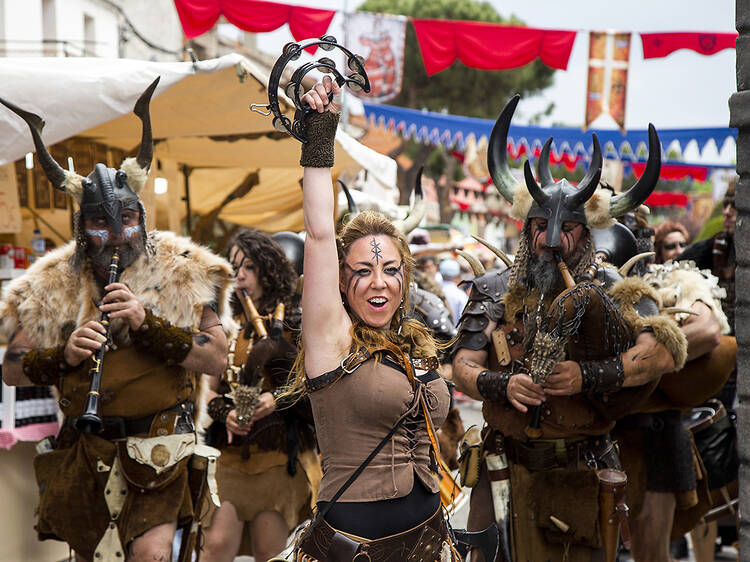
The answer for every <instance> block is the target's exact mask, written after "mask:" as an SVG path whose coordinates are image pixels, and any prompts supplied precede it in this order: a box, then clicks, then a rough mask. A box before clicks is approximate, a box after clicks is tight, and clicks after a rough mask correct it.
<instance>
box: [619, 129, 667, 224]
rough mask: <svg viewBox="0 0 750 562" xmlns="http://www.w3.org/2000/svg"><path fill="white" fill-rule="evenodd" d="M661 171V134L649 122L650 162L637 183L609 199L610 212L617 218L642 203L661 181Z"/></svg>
mask: <svg viewBox="0 0 750 562" xmlns="http://www.w3.org/2000/svg"><path fill="white" fill-rule="evenodd" d="M660 171H661V145H660V144H659V135H657V134H656V129H655V128H654V126H653V124H651V123H649V124H648V162H647V163H646V169H645V171H644V172H643V175H642V176H641V179H639V180H638V181H637V182H636V184H635V185H634V186H633V187H631V188H630V189H628V190H627V191H625V192H624V193H620V194H619V195H615V196H614V197H612V199H610V200H609V214H610V215H611V216H612V217H614V218H616V217H620V216H622V215H624V214H625V213H627V212H629V211H633V210H635V209H637V208H638V207H639V205H641V203H643V202H644V201H645V200H646V199H648V196H649V195H651V192H652V191H653V190H654V187H655V186H656V182H658V181H659V172H660Z"/></svg>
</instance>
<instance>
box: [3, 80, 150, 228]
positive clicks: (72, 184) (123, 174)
mask: <svg viewBox="0 0 750 562" xmlns="http://www.w3.org/2000/svg"><path fill="white" fill-rule="evenodd" d="M158 83H159V78H157V79H156V80H154V81H153V82H152V83H151V85H150V86H149V87H148V88H146V90H145V91H144V92H143V93H142V94H141V96H140V97H139V98H138V101H137V102H136V104H135V108H134V109H133V113H135V114H136V115H137V116H138V118H139V119H140V120H141V122H142V124H143V131H142V135H141V146H140V149H139V151H138V156H137V157H136V158H126V159H125V160H124V161H123V163H122V165H121V166H120V169H119V170H114V169H112V168H107V166H105V165H104V164H96V165H95V166H94V170H93V171H92V172H91V173H90V174H89V175H88V176H87V177H83V176H81V175H79V174H77V173H75V172H70V171H68V170H65V169H63V168H62V167H61V166H60V165H59V164H58V163H57V162H55V159H54V158H52V156H51V155H50V153H49V152H48V151H47V149H46V147H45V146H44V142H43V141H42V129H43V128H44V120H43V119H42V118H41V117H39V116H38V115H36V114H34V113H31V112H29V111H24V110H23V109H21V108H20V107H18V106H17V105H15V104H12V103H10V102H8V101H6V100H4V99H2V98H0V103H2V104H3V105H4V106H5V107H7V108H8V109H10V110H11V111H12V112H13V113H15V114H16V115H18V116H19V117H21V119H23V120H24V121H26V124H27V125H28V126H29V129H30V130H31V137H32V139H33V141H34V147H35V148H36V153H37V157H38V158H39V163H40V164H41V166H42V169H43V170H44V173H45V175H46V176H47V178H48V179H49V181H50V182H51V183H52V185H53V186H54V187H55V189H59V190H61V191H65V192H66V193H68V194H69V195H71V196H72V197H73V198H74V199H75V200H76V202H77V203H78V205H79V206H80V208H81V215H82V217H83V218H84V219H85V218H88V217H93V216H96V215H100V214H104V216H105V217H106V219H107V223H108V224H109V226H110V228H111V229H112V232H114V233H115V234H120V233H122V211H123V210H124V209H132V210H135V211H139V210H142V209H141V203H140V199H139V198H138V193H139V192H140V190H141V189H142V188H143V186H144V185H145V183H146V178H147V176H148V171H149V168H150V167H151V159H152V157H153V153H154V143H153V138H152V136H151V117H150V113H149V103H150V102H151V96H152V95H153V93H154V90H155V89H156V86H157V84H158Z"/></svg>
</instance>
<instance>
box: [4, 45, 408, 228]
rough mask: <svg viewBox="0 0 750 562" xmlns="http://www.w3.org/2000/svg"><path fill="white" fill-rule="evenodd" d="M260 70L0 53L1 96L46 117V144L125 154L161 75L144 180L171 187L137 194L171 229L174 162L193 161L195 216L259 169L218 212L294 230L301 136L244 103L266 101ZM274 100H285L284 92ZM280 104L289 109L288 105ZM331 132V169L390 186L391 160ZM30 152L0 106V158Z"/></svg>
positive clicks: (176, 196) (228, 62) (178, 215)
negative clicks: (147, 91)
mask: <svg viewBox="0 0 750 562" xmlns="http://www.w3.org/2000/svg"><path fill="white" fill-rule="evenodd" d="M267 74H268V71H267V70H265V69H262V68H260V67H259V66H258V65H256V64H254V63H253V62H251V61H249V60H248V59H245V58H244V57H241V56H240V55H236V54H233V55H226V56H224V57H221V58H219V59H214V60H209V61H201V62H197V63H190V62H184V63H179V62H176V63H156V62H149V61H134V60H126V59H79V58H65V59H63V58H35V59H23V58H5V59H0V75H2V76H3V85H2V86H0V96H2V97H3V98H5V99H7V100H10V101H13V102H15V103H17V104H18V105H20V106H22V107H23V108H24V109H27V110H29V111H32V112H34V113H38V114H39V115H41V116H42V117H43V118H44V119H45V121H46V123H47V124H46V127H45V130H44V134H43V137H44V141H45V143H46V144H47V145H51V144H54V143H56V142H60V141H62V140H65V139H68V138H71V137H82V138H89V139H91V140H93V141H96V142H99V143H102V144H104V145H107V146H110V147H114V148H120V149H123V150H126V151H130V150H132V149H133V148H135V147H136V146H138V143H139V142H140V135H141V129H140V121H139V120H138V119H137V118H136V117H135V116H134V115H133V114H132V109H133V104H134V102H135V100H136V99H137V98H138V96H139V95H140V93H141V92H142V91H143V89H144V88H145V87H146V85H148V84H149V83H150V82H151V81H152V80H153V79H154V78H155V77H156V76H161V81H160V83H159V86H158V88H157V90H156V93H155V96H154V99H153V100H152V103H151V120H152V125H153V133H154V139H155V140H156V147H155V152H154V156H155V159H158V161H159V163H160V164H161V168H160V169H158V168H157V166H156V165H154V166H153V167H152V172H151V180H152V181H153V178H154V177H159V176H160V177H164V178H165V179H167V180H168V185H169V191H168V193H167V194H166V195H165V196H158V197H154V195H153V192H152V189H151V184H150V185H149V186H148V187H147V188H146V190H145V193H144V195H143V196H142V197H143V199H144V201H145V202H146V206H147V208H151V209H152V210H153V208H154V207H153V206H154V205H156V208H157V210H161V211H162V214H167V215H168V216H169V228H171V229H173V230H178V229H179V223H180V220H181V219H182V218H183V217H184V216H185V205H184V203H182V197H183V196H184V194H185V193H184V178H183V174H182V173H181V172H180V170H181V166H183V165H186V166H189V167H190V168H196V169H195V170H194V171H193V172H192V173H191V174H190V180H189V185H190V195H189V196H190V205H191V209H192V210H193V212H197V213H205V212H208V211H209V210H211V209H212V208H213V207H214V206H215V204H217V203H218V202H220V201H221V200H222V199H223V198H224V197H225V196H226V195H227V194H229V193H230V192H231V191H232V190H233V189H234V188H235V187H236V186H237V185H238V183H239V182H240V181H241V180H242V179H244V178H245V176H246V175H247V174H248V173H249V172H251V171H257V170H260V176H261V183H260V184H259V185H257V186H256V187H254V188H253V189H252V191H251V192H250V193H249V194H248V195H247V196H245V197H244V198H243V199H241V200H236V201H233V202H232V203H231V204H230V205H229V206H228V207H227V208H225V209H224V212H222V214H221V215H220V218H223V219H226V220H230V221H232V222H236V223H238V224H243V225H248V226H250V225H252V226H255V227H257V228H263V229H266V230H271V231H274V230H284V229H291V230H300V229H302V228H303V226H302V214H301V208H300V207H301V192H300V189H299V180H300V178H301V176H302V170H301V169H300V167H299V164H298V161H299V143H298V142H297V141H296V140H294V139H292V138H291V137H289V136H283V135H279V134H277V133H276V132H275V130H274V129H273V127H272V124H271V118H270V117H266V116H262V115H259V114H258V113H254V112H251V111H250V110H249V105H250V104H251V103H256V104H266V103H267V102H268V96H267V93H266V85H267V80H268V77H267ZM280 97H281V98H282V103H284V102H283V100H284V99H285V98H283V94H282V93H281V92H280ZM282 109H284V110H285V111H287V112H288V114H290V115H291V108H290V105H289V104H286V105H284V106H282ZM338 136H339V137H341V140H340V141H339V142H337V144H336V167H335V168H334V170H333V173H334V174H337V173H339V172H340V171H341V170H343V169H344V168H347V167H360V166H361V167H366V168H368V169H371V170H372V173H373V174H375V175H376V177H378V179H379V180H380V181H381V182H382V183H383V184H384V185H385V186H387V187H391V188H392V187H394V186H395V177H396V164H395V162H394V161H393V160H391V159H390V158H388V157H386V156H383V155H380V154H378V153H376V152H374V151H372V150H370V149H367V148H366V147H364V146H362V145H360V144H359V143H357V142H356V141H355V140H354V139H351V137H348V136H346V135H345V134H343V133H341V132H340V133H339V135H338ZM344 146H345V147H346V149H344V148H343V147H344ZM30 151H33V145H32V142H31V137H30V135H29V132H28V129H27V127H26V124H25V123H24V122H23V121H22V120H21V119H19V118H17V117H16V116H15V115H14V114H12V113H11V112H10V111H8V110H7V109H6V108H4V107H0V165H2V164H5V163H8V162H13V161H15V160H17V159H19V158H21V157H23V155H24V154H26V153H27V152H30ZM155 161H156V160H155ZM61 164H63V165H64V164H65V163H61ZM115 164H119V163H115ZM214 168H226V169H224V170H215V169H214ZM78 171H79V172H80V173H84V174H87V173H88V172H89V170H78ZM152 215H154V213H153V212H152Z"/></svg>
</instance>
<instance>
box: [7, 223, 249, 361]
mask: <svg viewBox="0 0 750 562" xmlns="http://www.w3.org/2000/svg"><path fill="white" fill-rule="evenodd" d="M149 241H150V243H151V244H152V246H153V248H154V252H153V255H149V256H147V255H145V254H144V255H142V256H140V257H139V258H138V259H137V260H136V261H135V262H134V263H133V264H132V265H130V266H129V267H128V268H127V269H126V270H125V271H123V273H122V276H121V277H120V281H121V282H122V283H124V284H126V285H127V286H128V287H129V288H130V290H131V291H133V293H134V294H135V295H136V297H138V299H139V300H140V301H141V302H142V303H143V305H144V306H145V307H148V308H150V309H151V310H152V311H153V313H154V314H156V315H157V316H160V317H162V318H164V319H165V320H167V321H169V322H171V323H172V324H173V325H175V326H178V327H183V328H192V329H196V330H197V329H198V327H199V325H200V320H201V315H202V312H203V308H204V307H205V306H208V305H215V306H216V308H217V311H218V315H219V319H220V321H221V323H222V326H223V328H224V331H225V332H226V333H227V334H229V335H231V334H233V333H234V332H235V331H236V329H237V326H236V323H235V321H234V320H233V318H232V313H231V309H230V307H229V297H230V295H231V290H232V278H231V272H232V269H231V266H230V265H229V263H228V262H227V261H226V260H224V259H223V258H220V257H219V256H217V255H215V254H214V253H212V252H211V251H210V250H209V249H207V248H204V247H202V246H199V245H197V244H195V243H194V242H192V241H191V240H190V239H188V238H184V237H181V236H176V235H175V234H173V233H171V232H159V231H153V232H151V233H149ZM74 252H75V243H74V242H70V243H69V244H67V245H65V246H63V247H61V248H58V249H56V250H54V251H53V252H51V253H49V254H48V255H46V256H44V257H43V258H42V259H40V260H38V261H37V262H35V263H34V264H33V265H32V267H30V268H29V270H28V271H27V272H26V274H25V275H24V276H23V277H20V278H18V279H15V280H14V281H13V282H11V283H10V284H9V285H8V286H7V287H6V289H5V290H4V291H3V297H2V300H0V319H1V320H0V337H4V338H6V339H10V337H11V335H12V334H13V333H14V332H15V331H16V330H17V329H18V328H19V327H20V328H23V330H24V331H25V332H26V333H27V334H28V336H29V337H30V338H31V339H32V340H33V341H34V342H35V343H36V344H37V345H38V346H39V347H52V346H55V345H59V344H61V343H63V342H64V341H65V340H66V339H67V338H68V336H69V335H70V333H71V332H72V331H73V329H75V327H76V326H80V325H82V324H84V323H86V322H87V321H89V320H98V319H99V318H100V316H101V313H100V312H99V309H98V308H97V307H96V304H95V303H97V302H99V301H100V300H101V295H100V292H99V288H98V287H97V285H96V282H95V281H94V278H93V276H92V275H91V273H90V271H89V270H88V269H87V268H86V267H84V269H83V270H82V271H81V272H80V273H77V272H75V271H74V270H73V268H72V266H71V263H70V262H71V259H70V258H71V257H72V256H73V253H74ZM112 332H113V337H115V338H116V341H118V340H117V337H121V338H122V341H124V342H127V341H128V339H129V330H128V328H127V326H126V325H125V324H124V323H123V322H122V321H118V320H114V321H113V322H112Z"/></svg>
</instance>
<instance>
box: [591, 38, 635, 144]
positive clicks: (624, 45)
mask: <svg viewBox="0 0 750 562" xmlns="http://www.w3.org/2000/svg"><path fill="white" fill-rule="evenodd" d="M629 60H630V33H613V32H606V31H592V32H591V33H590V34H589V75H588V87H587V92H586V120H585V123H584V129H587V128H588V127H589V126H590V125H591V123H593V122H594V120H595V119H596V118H597V117H599V116H600V115H602V114H609V115H610V116H611V117H612V119H613V120H614V121H615V123H617V126H618V127H620V130H622V131H624V130H625V101H626V97H627V91H628V62H629Z"/></svg>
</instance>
